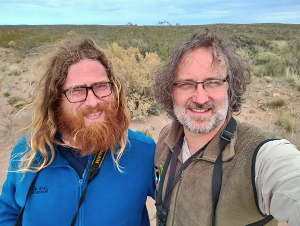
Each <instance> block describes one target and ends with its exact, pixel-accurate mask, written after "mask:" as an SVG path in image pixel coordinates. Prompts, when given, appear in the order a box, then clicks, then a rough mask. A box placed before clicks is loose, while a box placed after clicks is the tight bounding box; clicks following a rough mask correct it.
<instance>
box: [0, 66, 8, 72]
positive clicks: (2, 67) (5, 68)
mask: <svg viewBox="0 0 300 226" xmlns="http://www.w3.org/2000/svg"><path fill="white" fill-rule="evenodd" d="M7 70H8V68H7V66H6V65H2V66H1V67H0V71H1V72H5V71H7Z"/></svg>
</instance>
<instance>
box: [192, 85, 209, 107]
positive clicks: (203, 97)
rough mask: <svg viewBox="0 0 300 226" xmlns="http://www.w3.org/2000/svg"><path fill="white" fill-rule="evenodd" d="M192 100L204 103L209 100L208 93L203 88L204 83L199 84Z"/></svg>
mask: <svg viewBox="0 0 300 226" xmlns="http://www.w3.org/2000/svg"><path fill="white" fill-rule="evenodd" d="M192 100H193V101H194V102H196V103H198V104H204V103H206V102H207V101H208V94H207V92H206V91H205V89H204V88H203V83H201V84H198V85H197V88H196V90H195V92H194V93H193V96H192Z"/></svg>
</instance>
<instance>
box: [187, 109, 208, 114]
mask: <svg viewBox="0 0 300 226" xmlns="http://www.w3.org/2000/svg"><path fill="white" fill-rule="evenodd" d="M191 110H192V111H196V112H200V113H202V112H206V111H207V109H198V108H192V109H191Z"/></svg>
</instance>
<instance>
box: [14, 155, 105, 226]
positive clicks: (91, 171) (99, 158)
mask: <svg viewBox="0 0 300 226" xmlns="http://www.w3.org/2000/svg"><path fill="white" fill-rule="evenodd" d="M106 154H107V151H105V152H101V151H100V152H98V153H97V154H96V155H95V156H94V158H93V161H92V162H91V164H90V165H89V168H88V175H87V176H88V181H87V185H86V187H85V189H84V191H83V192H82V193H81V196H80V199H79V204H78V208H77V211H76V213H75V215H74V217H73V219H72V222H71V226H74V225H75V223H76V219H77V214H78V210H79V209H80V206H81V204H82V203H83V200H84V197H85V194H86V190H87V186H88V185H89V183H90V182H91V181H92V180H93V179H94V178H95V177H96V176H97V175H98V174H99V171H100V167H101V165H102V163H103V160H104V158H105V156H106ZM40 172H41V171H39V172H37V173H36V175H35V177H34V179H33V181H32V182H31V184H30V187H29V189H28V192H27V196H26V200H25V204H24V206H23V207H22V209H21V212H20V214H19V216H18V218H17V220H16V223H15V224H14V226H19V225H21V223H22V218H23V213H24V209H25V205H26V203H27V201H28V199H29V197H30V196H31V194H32V191H33V189H34V184H35V181H36V179H37V176H38V175H39V173H40Z"/></svg>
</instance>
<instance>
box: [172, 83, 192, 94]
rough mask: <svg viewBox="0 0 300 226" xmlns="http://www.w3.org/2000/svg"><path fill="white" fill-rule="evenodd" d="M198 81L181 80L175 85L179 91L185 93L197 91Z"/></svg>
mask: <svg viewBox="0 0 300 226" xmlns="http://www.w3.org/2000/svg"><path fill="white" fill-rule="evenodd" d="M195 86H196V83H194V82H179V83H177V85H176V86H175V87H176V88H177V89H178V91H180V92H184V93H193V92H194V91H195Z"/></svg>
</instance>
